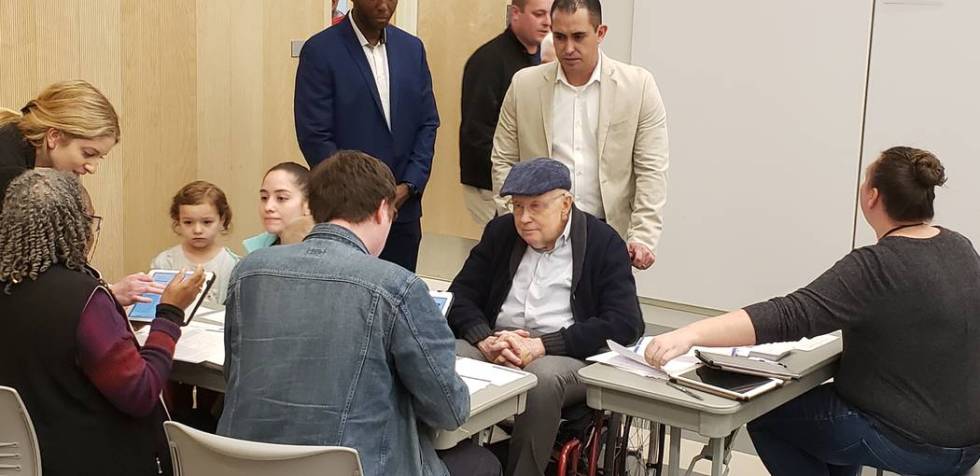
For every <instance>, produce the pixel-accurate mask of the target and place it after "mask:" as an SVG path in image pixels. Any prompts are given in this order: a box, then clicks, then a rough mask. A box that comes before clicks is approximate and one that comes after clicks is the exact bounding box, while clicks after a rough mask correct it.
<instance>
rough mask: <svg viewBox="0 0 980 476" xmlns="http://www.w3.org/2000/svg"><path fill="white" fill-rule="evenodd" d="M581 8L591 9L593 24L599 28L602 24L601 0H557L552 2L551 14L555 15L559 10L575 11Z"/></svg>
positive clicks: (590, 14)
mask: <svg viewBox="0 0 980 476" xmlns="http://www.w3.org/2000/svg"><path fill="white" fill-rule="evenodd" d="M580 8H584V9H586V10H588V11H589V18H590V19H591V20H592V26H594V27H596V28H598V27H599V25H601V24H602V3H599V0H555V3H553V4H551V16H552V17H554V16H555V12H557V11H562V12H565V13H575V12H577V11H578V9H580Z"/></svg>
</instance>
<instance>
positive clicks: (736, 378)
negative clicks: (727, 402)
mask: <svg viewBox="0 0 980 476" xmlns="http://www.w3.org/2000/svg"><path fill="white" fill-rule="evenodd" d="M670 380H671V381H672V382H675V383H678V384H681V385H684V386H686V387H691V388H696V389H698V390H701V391H704V392H708V393H712V394H715V395H718V396H721V397H727V398H731V399H733V400H740V401H745V400H749V399H751V398H753V397H756V396H758V395H761V394H763V393H766V392H768V391H770V390H772V389H774V388H776V387H779V386H780V384H782V381H781V380H778V379H774V378H768V377H758V376H755V375H746V374H738V373H734V372H727V371H724V370H718V369H713V368H711V367H708V366H707V365H701V366H699V367H698V368H696V369H694V370H689V371H687V372H684V373H682V374H678V375H673V376H671V377H670Z"/></svg>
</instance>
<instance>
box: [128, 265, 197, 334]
mask: <svg viewBox="0 0 980 476" xmlns="http://www.w3.org/2000/svg"><path fill="white" fill-rule="evenodd" d="M179 272H180V271H173V270H167V269H154V270H150V272H149V273H148V274H149V275H150V278H152V279H153V281H155V282H157V283H160V284H161V285H163V286H164V287H166V286H167V285H168V284H170V281H171V280H172V279H174V276H177V273H179ZM185 274H186V275H187V276H190V275H192V274H194V273H193V272H187V273H185ZM214 280H215V275H214V273H212V272H205V273H204V286H203V287H202V288H201V292H200V293H198V294H197V297H196V298H194V302H193V303H191V305H190V306H188V308H187V309H184V324H185V325H186V324H187V323H188V322H190V321H191V319H193V318H194V313H195V312H197V308H198V307H200V306H201V302H202V301H204V296H206V295H207V294H208V291H209V290H210V289H211V286H212V285H213V284H214ZM143 297H145V298H147V299H149V300H150V302H138V303H136V304H134V305H133V307H131V308H130V309H129V320H131V321H133V322H151V321H153V319H156V317H157V304H160V295H159V294H154V293H144V294H143Z"/></svg>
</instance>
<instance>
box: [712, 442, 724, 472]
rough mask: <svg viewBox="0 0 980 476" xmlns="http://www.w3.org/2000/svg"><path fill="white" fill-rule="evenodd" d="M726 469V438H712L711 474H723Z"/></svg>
mask: <svg viewBox="0 0 980 476" xmlns="http://www.w3.org/2000/svg"><path fill="white" fill-rule="evenodd" d="M724 470H725V439H724V438H712V439H711V476H721V475H722V473H724Z"/></svg>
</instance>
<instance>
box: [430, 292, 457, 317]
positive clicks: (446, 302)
mask: <svg viewBox="0 0 980 476" xmlns="http://www.w3.org/2000/svg"><path fill="white" fill-rule="evenodd" d="M429 295H431V296H432V300H433V301H435V302H436V307H438V308H439V312H441V313H442V317H446V314H449V307H450V306H452V305H453V293H451V292H449V291H429Z"/></svg>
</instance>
